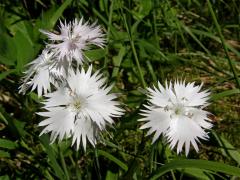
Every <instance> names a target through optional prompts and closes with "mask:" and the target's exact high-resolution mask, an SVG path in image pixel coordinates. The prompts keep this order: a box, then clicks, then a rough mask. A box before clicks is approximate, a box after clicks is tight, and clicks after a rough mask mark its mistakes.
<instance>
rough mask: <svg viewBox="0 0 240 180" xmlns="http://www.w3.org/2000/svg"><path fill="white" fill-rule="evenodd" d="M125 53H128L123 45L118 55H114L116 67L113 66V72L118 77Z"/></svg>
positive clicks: (113, 75)
mask: <svg viewBox="0 0 240 180" xmlns="http://www.w3.org/2000/svg"><path fill="white" fill-rule="evenodd" d="M125 54H126V48H125V47H124V46H121V48H120V50H119V53H118V55H117V56H114V57H113V65H114V68H113V72H112V77H117V75H118V71H119V67H120V65H121V63H122V60H123V57H124V55H125Z"/></svg>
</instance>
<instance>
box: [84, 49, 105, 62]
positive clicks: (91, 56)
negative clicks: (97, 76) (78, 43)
mask: <svg viewBox="0 0 240 180" xmlns="http://www.w3.org/2000/svg"><path fill="white" fill-rule="evenodd" d="M84 55H85V56H86V57H87V59H88V60H90V61H91V62H93V61H96V60H99V59H101V58H103V57H104V56H105V50H104V49H93V50H88V51H86V52H84Z"/></svg>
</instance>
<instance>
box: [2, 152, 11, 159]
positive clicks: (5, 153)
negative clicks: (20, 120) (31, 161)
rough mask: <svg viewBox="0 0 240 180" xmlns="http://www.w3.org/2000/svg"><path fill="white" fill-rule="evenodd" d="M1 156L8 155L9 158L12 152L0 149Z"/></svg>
mask: <svg viewBox="0 0 240 180" xmlns="http://www.w3.org/2000/svg"><path fill="white" fill-rule="evenodd" d="M0 157H1V158H2V157H7V158H9V157H10V154H9V153H8V152H5V151H2V150H0Z"/></svg>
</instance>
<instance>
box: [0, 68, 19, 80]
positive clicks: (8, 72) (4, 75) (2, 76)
mask: <svg viewBox="0 0 240 180" xmlns="http://www.w3.org/2000/svg"><path fill="white" fill-rule="evenodd" d="M14 72H16V69H9V70H7V71H4V72H2V73H1V74H0V81H1V80H3V79H5V78H6V77H7V76H8V75H9V74H11V73H14Z"/></svg>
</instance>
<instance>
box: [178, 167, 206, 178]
mask: <svg viewBox="0 0 240 180" xmlns="http://www.w3.org/2000/svg"><path fill="white" fill-rule="evenodd" d="M183 173H184V174H188V175H190V176H192V177H195V178H198V179H201V180H209V179H210V178H209V176H210V174H209V173H206V170H202V169H196V168H185V169H184V171H183Z"/></svg>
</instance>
